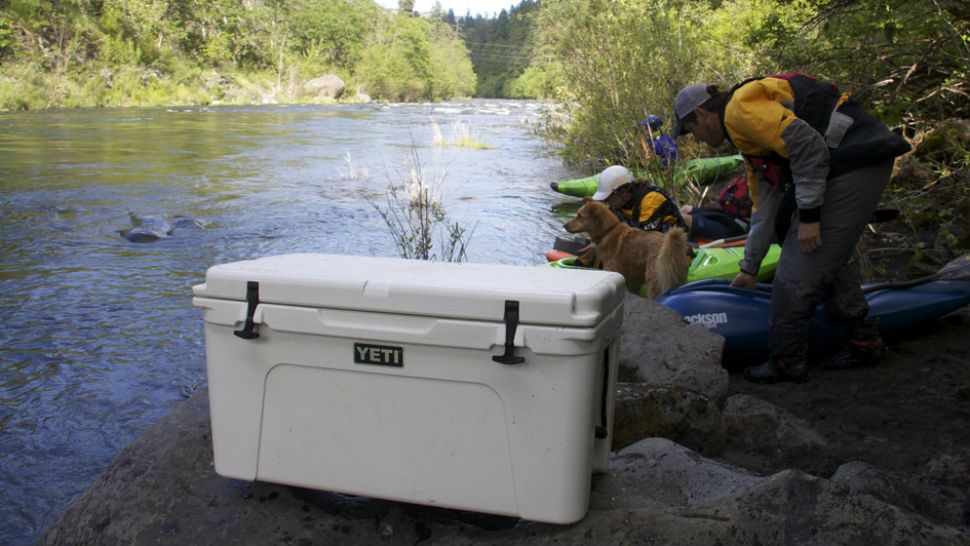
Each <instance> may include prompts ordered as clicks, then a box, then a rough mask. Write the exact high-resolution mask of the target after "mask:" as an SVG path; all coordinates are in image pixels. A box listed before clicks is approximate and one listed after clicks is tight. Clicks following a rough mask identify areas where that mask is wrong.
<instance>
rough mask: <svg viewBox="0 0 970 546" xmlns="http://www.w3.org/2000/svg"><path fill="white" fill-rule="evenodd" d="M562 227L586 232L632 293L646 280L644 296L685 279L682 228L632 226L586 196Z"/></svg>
mask: <svg viewBox="0 0 970 546" xmlns="http://www.w3.org/2000/svg"><path fill="white" fill-rule="evenodd" d="M563 227H564V228H566V231H568V232H569V233H579V232H581V231H585V232H586V233H588V234H589V238H590V240H591V241H593V243H595V244H596V254H597V256H599V257H600V258H601V259H602V260H603V268H604V269H606V270H607V271H616V272H617V273H620V274H621V275H623V278H625V279H626V286H627V289H629V290H630V291H632V292H634V293H637V294H639V293H640V289H641V287H642V286H643V284H644V283H646V285H647V297H649V298H651V299H652V298H656V297H657V296H659V295H661V294H663V293H665V292H667V291H668V290H672V289H674V288H676V287H678V286H680V285H682V284H684V283H685V282H687V271H688V269H689V268H690V262H691V259H690V256H688V254H687V234H686V233H685V232H684V230H683V229H680V228H674V229H672V230H670V231H669V232H667V233H666V234H664V233H660V232H658V231H643V230H641V229H635V228H632V227H630V226H628V225H626V224H624V223H623V222H621V221H620V219H619V218H617V217H616V215H615V214H613V212H612V211H610V209H609V208H608V207H607V206H606V205H604V204H603V203H600V202H598V201H593V200H592V199H590V198H588V197H587V198H586V199H584V200H583V206H582V207H581V208H580V209H579V212H578V213H576V217H575V218H573V219H572V220H570V221H569V222H566V224H565V225H563Z"/></svg>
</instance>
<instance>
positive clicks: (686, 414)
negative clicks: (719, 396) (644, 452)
mask: <svg viewBox="0 0 970 546" xmlns="http://www.w3.org/2000/svg"><path fill="white" fill-rule="evenodd" d="M650 437H662V438H669V439H671V440H673V441H675V442H677V443H679V444H682V445H684V446H687V447H689V448H691V449H694V450H697V451H699V452H701V453H705V454H712V455H713V454H717V453H720V452H721V450H722V449H723V448H724V440H725V426H724V419H722V418H721V411H720V410H719V409H718V407H717V404H715V403H714V401H712V400H711V399H710V398H707V397H706V396H704V395H702V394H698V393H696V392H694V391H690V390H687V389H684V388H682V387H675V386H669V385H648V384H645V383H621V384H620V385H619V387H618V389H617V393H616V410H615V415H614V418H613V449H614V450H618V449H622V448H624V447H626V446H628V445H630V444H633V443H635V442H638V441H640V440H642V439H644V438H650Z"/></svg>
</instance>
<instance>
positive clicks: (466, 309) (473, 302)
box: [193, 254, 625, 326]
mask: <svg viewBox="0 0 970 546" xmlns="http://www.w3.org/2000/svg"><path fill="white" fill-rule="evenodd" d="M249 282H258V283H259V301H260V302H261V303H272V304H280V305H293V306H299V307H317V308H336V309H349V310H356V311H375V312H386V313H399V314H408V315H421V316H434V317H447V318H460V319H475V320H493V321H501V320H502V319H503V316H504V313H505V301H506V300H514V301H518V302H519V320H520V321H521V322H522V323H527V324H548V325H560V326H593V325H595V324H598V323H599V322H600V320H602V319H603V318H604V317H605V316H606V315H607V314H608V313H610V312H611V311H612V310H613V309H615V308H616V306H617V305H619V304H620V303H621V302H622V301H623V297H624V295H625V284H624V280H623V277H622V276H621V275H619V274H618V273H611V272H606V271H583V270H575V269H559V268H553V267H535V266H512V265H496V264H473V263H446V262H428V261H421V260H401V259H394V258H375V257H366V256H336V255H327V254H286V255H282V256H269V257H265V258H260V259H257V260H249V261H242V262H234V263H229V264H223V265H216V266H213V267H211V268H209V270H208V271H207V272H206V282H205V284H200V285H198V286H196V287H194V289H193V293H194V295H195V296H198V297H204V298H214V299H226V300H238V301H246V287H247V283H249Z"/></svg>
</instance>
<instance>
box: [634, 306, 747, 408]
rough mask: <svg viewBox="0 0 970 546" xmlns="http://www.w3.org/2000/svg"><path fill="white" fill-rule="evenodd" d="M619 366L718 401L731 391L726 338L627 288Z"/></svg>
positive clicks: (642, 377)
mask: <svg viewBox="0 0 970 546" xmlns="http://www.w3.org/2000/svg"><path fill="white" fill-rule="evenodd" d="M623 308H624V310H623V329H622V332H621V338H620V366H621V367H623V368H626V369H628V370H632V371H633V375H634V377H635V380H636V381H642V382H644V383H649V384H652V385H673V386H677V387H682V388H684V389H686V390H689V391H693V392H696V393H700V394H702V395H704V396H705V397H707V398H709V399H711V400H713V401H715V402H717V403H718V404H720V403H721V402H723V401H724V399H725V397H726V396H727V392H728V372H727V370H725V369H724V368H723V367H721V352H722V350H723V349H724V338H723V337H721V336H719V335H717V334H714V333H711V332H710V331H708V330H707V329H706V328H704V327H702V326H695V325H691V324H688V323H687V322H686V321H685V320H684V319H683V317H681V316H680V315H679V314H677V313H676V312H675V311H672V310H671V309H668V308H667V307H664V306H663V305H660V304H659V303H657V302H655V301H652V300H647V299H644V298H641V297H639V296H635V295H632V294H627V296H626V300H625V301H624V302H623Z"/></svg>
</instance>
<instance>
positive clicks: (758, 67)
mask: <svg viewBox="0 0 970 546" xmlns="http://www.w3.org/2000/svg"><path fill="white" fill-rule="evenodd" d="M960 4H961V3H960V2H947V1H937V0H933V1H931V2H925V1H922V0H840V1H832V0H784V1H782V0H733V1H724V2H712V1H710V0H671V1H664V0H615V1H607V0H590V1H588V2H573V1H569V0H545V1H543V2H542V5H541V10H540V12H539V14H538V17H537V19H536V28H535V40H534V42H535V43H534V44H533V56H532V65H531V66H530V67H529V68H528V69H527V70H526V71H525V72H523V74H522V75H521V76H519V77H518V78H517V79H515V80H513V83H512V85H510V86H508V88H507V91H508V92H510V93H511V94H519V93H521V94H523V95H525V94H528V93H530V92H534V90H535V89H536V88H539V89H542V91H541V93H540V95H541V96H553V97H555V98H558V99H561V100H564V101H567V103H568V104H571V105H573V108H572V111H571V114H572V116H571V121H570V123H569V125H568V126H567V127H566V129H565V132H564V133H563V134H562V139H563V141H564V144H565V146H564V148H563V155H564V157H565V158H566V159H567V160H569V161H571V162H574V163H578V164H585V165H587V166H588V167H589V169H590V170H594V169H596V168H600V167H602V166H603V165H605V164H610V163H623V164H627V165H631V166H638V165H643V164H647V165H648V166H649V164H650V162H649V161H647V158H644V157H643V154H642V152H641V151H640V149H641V146H640V140H641V138H642V135H641V133H640V129H639V127H638V126H637V122H638V121H639V120H641V119H643V117H644V116H645V115H646V114H648V113H654V114H660V115H663V116H664V117H665V118H667V119H668V122H669V121H672V117H673V115H672V107H673V96H674V94H675V93H676V91H677V90H678V89H679V88H680V87H682V86H683V85H685V84H688V83H693V82H708V83H715V84H718V85H720V86H722V88H728V87H730V86H732V85H734V84H735V83H737V82H739V81H741V80H743V79H744V78H747V77H751V76H758V75H762V74H770V73H776V72H781V71H783V72H803V73H808V74H813V75H815V76H817V77H819V78H822V79H825V80H828V81H832V82H834V83H836V84H838V85H839V86H840V87H842V88H843V89H846V90H849V91H852V92H853V93H854V94H855V95H856V96H857V97H858V98H860V99H861V100H863V101H864V102H865V103H866V104H867V106H868V107H869V108H870V109H871V110H872V111H873V112H874V113H876V114H877V115H879V116H881V117H882V118H883V119H884V120H886V121H887V122H888V123H890V124H892V125H900V124H902V125H904V126H905V127H904V128H903V130H904V133H905V134H907V136H910V137H912V136H913V135H915V134H916V133H917V132H919V131H921V130H922V129H925V128H926V127H927V126H931V125H934V124H935V123H936V122H938V121H939V120H942V119H946V118H948V117H958V118H967V117H970V101H968V100H967V96H970V82H968V79H967V73H968V69H967V67H968V66H970V40H968V38H967V37H968V36H970V18H968V17H967V12H966V10H965V9H964V8H963V7H961V6H960ZM668 128H669V125H668ZM681 145H682V151H686V152H687V153H688V155H690V154H691V153H692V146H693V144H692V143H691V141H689V140H688V141H686V142H684V141H682V142H681ZM684 148H686V150H684ZM698 150H700V148H698ZM705 151H706V152H707V153H709V151H707V150H705ZM674 190H675V191H676V189H674Z"/></svg>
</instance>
